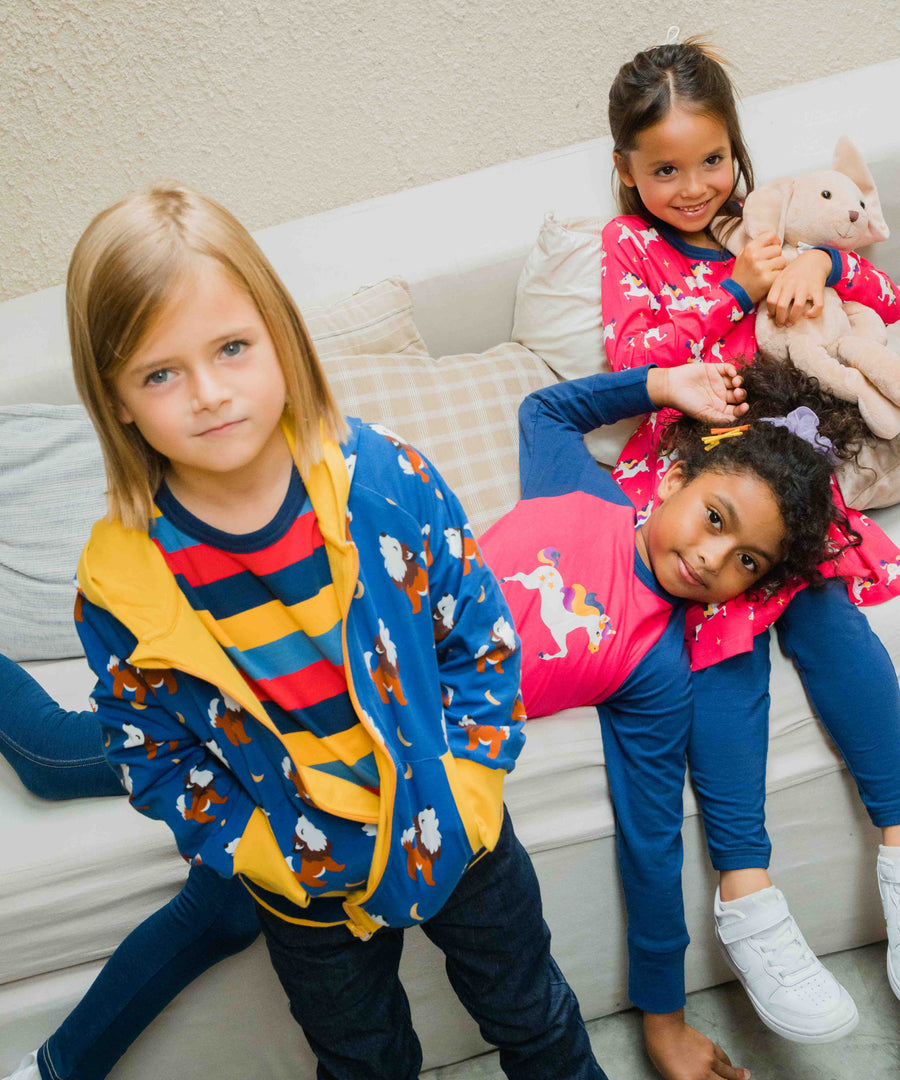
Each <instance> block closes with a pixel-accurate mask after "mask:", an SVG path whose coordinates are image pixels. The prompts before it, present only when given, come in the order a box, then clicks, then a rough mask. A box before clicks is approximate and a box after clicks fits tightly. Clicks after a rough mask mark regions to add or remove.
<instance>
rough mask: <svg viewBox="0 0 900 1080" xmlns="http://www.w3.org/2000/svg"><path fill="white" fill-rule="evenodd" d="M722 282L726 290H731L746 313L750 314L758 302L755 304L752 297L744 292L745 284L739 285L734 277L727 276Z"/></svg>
mask: <svg viewBox="0 0 900 1080" xmlns="http://www.w3.org/2000/svg"><path fill="white" fill-rule="evenodd" d="M720 284H721V286H722V288H723V289H724V290H725V292H730V293H731V295H732V296H733V297H734V298H735V300H737V302H738V303H739V304H740V305H741V308H742V310H743V312H744V314H745V315H749V314H750V312H751V311H752V310H753V309H754V308H755V307H756V304H754V303H753V301H752V300H751V299H750V297H749V296H748V295H747V294H746V293H745V292H744V287H743V285H738V283H737V282H736V281H735V280H734V278H730V277H727V278H725V280H724V281H722V282H720Z"/></svg>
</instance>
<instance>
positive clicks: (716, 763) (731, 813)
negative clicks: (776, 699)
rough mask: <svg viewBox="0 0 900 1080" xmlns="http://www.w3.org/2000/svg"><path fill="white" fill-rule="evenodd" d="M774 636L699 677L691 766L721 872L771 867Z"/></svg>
mask: <svg viewBox="0 0 900 1080" xmlns="http://www.w3.org/2000/svg"><path fill="white" fill-rule="evenodd" d="M769 673H770V665H769V635H768V633H762V634H757V635H756V637H755V638H754V639H753V649H752V651H751V652H746V653H741V654H740V655H739V656H732V657H730V658H729V659H728V660H722V661H720V662H719V663H718V664H713V665H712V667H708V668H704V669H703V670H702V671H695V672H694V675H693V688H694V722H693V724H692V726H691V737H690V741H689V742H688V764H689V765H690V769H691V778H692V779H693V782H694V787H695V789H696V791H697V801H698V803H699V804H700V812H701V813H702V815H703V824H704V826H705V828H706V844H707V847H708V849H709V856H710V859H711V860H712V864H713V866H714V867H715V868H716V869H717V870H742V869H745V868H747V867H767V866H768V865H769V856H770V855H771V852H772V845H771V843H770V841H769V836H768V834H767V832H766V813H765V807H766V757H767V755H768V750H769Z"/></svg>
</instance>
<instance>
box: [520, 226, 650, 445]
mask: <svg viewBox="0 0 900 1080" xmlns="http://www.w3.org/2000/svg"><path fill="white" fill-rule="evenodd" d="M603 225H604V221H603V219H601V218H596V217H591V218H573V219H571V220H568V221H557V220H556V218H554V216H553V215H552V214H547V216H546V217H545V218H544V223H543V225H542V226H541V231H540V232H539V233H538V238H537V240H536V241H535V245H534V247H533V248H532V249H531V252H530V253H529V255H528V258H527V259H526V261H525V266H524V267H523V268H522V273H521V274H520V275H519V284H518V287H517V289H516V310H515V317H514V319H513V330H512V337H513V341H518V342H521V344H523V345H525V346H526V348H529V349H531V351H532V352H535V353H537V354H538V356H540V358H541V359H542V360H543V361H544V362H545V363H546V364H547V365H548V366H549V367H551V368H552V369H553V370H554V371H555V372H556V374H557V375H559V377H560V378H561V379H579V378H581V377H582V376H584V375H593V374H594V373H595V372H597V371H609V365H608V364H607V362H606V349H605V347H604V344H603V319H602V314H601V309H600V287H601V281H602V277H603V275H602V256H603V247H602V244H601V241H600V234H601V230H602V229H603ZM638 420H639V418H635V419H634V420H631V419H628V420H620V421H619V422H618V423H617V424H611V425H610V426H609V427H606V428H603V429H602V430H601V429H598V430H597V431H593V432H591V433H590V434H589V435H588V436H587V438H586V439H585V443H586V445H587V448H588V450H590V452H591V453H592V454H593V455H594V457H595V458H596V459H597V460H598V461H602V462H603V463H604V464H606V465H615V463H616V461H617V460H618V458H619V454H620V453H621V451H622V447H623V446H624V445H625V443H626V442H627V441H628V439H629V438H630V437H631V435H632V434H633V433H634V430H635V428H636V427H637V425H638Z"/></svg>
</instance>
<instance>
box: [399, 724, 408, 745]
mask: <svg viewBox="0 0 900 1080" xmlns="http://www.w3.org/2000/svg"><path fill="white" fill-rule="evenodd" d="M397 738H398V739H399V740H400V742H402V743H403V745H404V746H412V743H411V742H407V741H406V739H404V738H403V732H402V731H401V730H400V725H399V724H398V725H397Z"/></svg>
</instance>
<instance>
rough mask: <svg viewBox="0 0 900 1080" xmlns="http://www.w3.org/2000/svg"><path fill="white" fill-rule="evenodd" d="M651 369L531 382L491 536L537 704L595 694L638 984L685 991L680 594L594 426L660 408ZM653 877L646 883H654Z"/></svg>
mask: <svg viewBox="0 0 900 1080" xmlns="http://www.w3.org/2000/svg"><path fill="white" fill-rule="evenodd" d="M646 384H647V369H643V368H642V369H640V370H637V371H622V372H617V373H614V374H607V375H593V376H590V377H588V378H586V379H575V380H573V381H571V382H562V383H558V384H557V385H556V386H549V387H546V388H545V389H543V390H539V391H537V392H536V393H534V394H531V395H530V396H529V397H527V398H526V399H525V401H524V402H523V403H522V406H521V408H520V409H519V441H520V445H519V468H520V474H521V484H522V499H521V500H520V502H519V503H517V504H516V506H515V507H514V508H513V509H512V510H511V511H510V512H509V513H508V514H506V515H505V516H504V517H503V518H501V519H500V521H498V522H497V523H496V524H495V525H493V526H492V527H491V528H490V529H488V531H487V532H486V533H485V534H484V536H483V537H482V538H481V550H482V554H483V555H484V558H485V562H486V563H487V565H489V566H490V567H491V568H492V569H493V571H494V573H495V574H496V575H497V577H498V578H499V580H500V588H501V589H502V590H503V595H504V598H505V600H506V602H507V604H508V605H509V608H510V611H511V612H512V616H513V622H514V624H515V627H516V630H517V631H518V633H519V637H520V639H521V657H522V698H523V701H524V704H525V710H526V712H527V714H528V716H529V717H535V716H542V715H544V714H547V713H553V712H556V711H558V710H560V709H565V708H569V707H572V706H575V705H589V704H593V705H596V707H597V712H598V714H599V717H600V724H601V729H602V732H603V747H604V754H605V758H606V771H607V777H608V780H609V786H610V793H611V795H612V799H613V803H614V805H615V808H616V843H617V849H618V857H619V869H620V872H621V875H622V884H623V888H624V893H625V903H626V907H627V910H628V956H629V996H630V998H631V1000H632V1002H633V1003H634V1004H635V1005H636V1006H638V1008H641V1009H645V1010H647V1011H649V1012H660V1013H663V1012H672V1011H674V1010H675V1009H678V1008H680V1007H681V1006H682V1005H683V1004H684V950H685V948H686V947H687V943H688V935H687V930H686V927H685V922H684V908H683V903H682V896H681V862H682V850H681V823H682V791H683V788H684V774H685V757H686V749H687V738H688V733H689V729H690V724H691V719H692V716H693V701H692V696H691V675H690V665H689V663H688V657H687V653H686V650H685V645H684V610H685V608H684V603H683V602H682V601H681V600H679V599H677V598H675V597H673V596H670V595H669V594H668V593H667V592H666V591H665V590H664V589H663V588H662V587H661V586H660V585H659V584H658V583H657V581H656V579H655V578H654V577H653V574H652V572H651V571H650V570H649V568H648V567H647V566H645V565H644V563H643V561H642V560H641V558H640V556H639V555H638V554H637V552H636V549H635V535H634V532H635V524H636V514H635V509H634V507H633V506H632V504H631V503H630V501H629V500H628V498H627V496H626V495H625V494H624V493H623V492H622V491H621V489H620V488H619V487H618V485H617V484H616V482H615V481H614V480H613V479H612V477H611V476H610V475H609V473H607V472H606V471H604V470H603V469H602V468H601V467H600V466H599V465H598V464H597V463H596V461H594V459H593V458H592V457H591V456H590V454H589V453H588V451H587V449H586V448H585V446H584V439H583V435H584V433H585V432H588V431H591V430H592V429H594V428H596V427H599V426H600V425H601V424H611V423H614V422H615V421H616V420H619V419H621V418H623V417H626V416H637V415H640V414H641V413H644V412H646V411H648V410H649V409H651V408H652V403H651V401H650V398H649V397H648V395H647V390H646ZM651 882H652V885H651Z"/></svg>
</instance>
